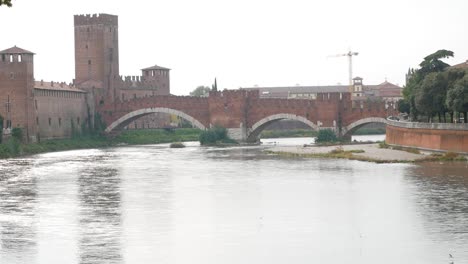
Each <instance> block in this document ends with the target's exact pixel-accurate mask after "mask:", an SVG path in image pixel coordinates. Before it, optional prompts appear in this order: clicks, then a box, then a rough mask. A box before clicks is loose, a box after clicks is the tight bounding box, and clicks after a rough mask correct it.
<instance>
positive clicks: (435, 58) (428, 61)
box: [403, 50, 453, 120]
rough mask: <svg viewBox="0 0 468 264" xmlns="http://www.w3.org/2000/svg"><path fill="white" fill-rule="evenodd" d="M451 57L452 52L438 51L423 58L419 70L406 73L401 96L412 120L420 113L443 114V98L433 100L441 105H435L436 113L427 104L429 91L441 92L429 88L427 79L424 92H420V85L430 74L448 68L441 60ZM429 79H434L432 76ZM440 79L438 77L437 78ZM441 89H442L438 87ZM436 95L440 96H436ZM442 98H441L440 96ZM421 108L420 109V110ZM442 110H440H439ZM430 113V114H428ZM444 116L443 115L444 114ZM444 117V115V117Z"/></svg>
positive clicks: (429, 99)
mask: <svg viewBox="0 0 468 264" xmlns="http://www.w3.org/2000/svg"><path fill="white" fill-rule="evenodd" d="M449 57H453V52H452V51H450V50H438V51H436V52H434V53H432V54H430V55H428V56H426V57H425V58H424V60H423V61H422V62H421V63H420V64H419V66H420V67H421V68H419V69H410V70H409V72H408V81H407V84H406V86H405V87H404V89H403V96H404V98H405V100H406V101H407V102H409V105H410V114H411V117H412V118H413V119H414V120H417V117H418V115H419V114H420V112H422V113H425V114H428V115H430V114H432V115H433V114H434V113H444V112H445V111H444V108H445V107H444V106H445V98H440V97H438V98H434V99H435V101H437V102H438V103H441V102H442V103H441V105H435V107H436V108H438V110H437V111H435V112H434V111H431V110H430V109H429V108H430V106H429V107H428V105H427V103H428V102H429V101H431V98H430V96H431V95H430V94H428V93H427V92H428V91H429V90H434V91H438V92H441V91H440V90H438V89H436V87H435V86H434V87H430V84H429V79H428V81H426V83H425V85H426V86H425V90H426V91H421V89H422V85H423V83H424V82H425V79H426V77H427V76H428V75H430V74H431V73H439V72H443V71H444V70H445V69H446V68H447V67H448V66H450V65H448V64H447V63H445V62H443V61H441V59H444V58H449ZM430 78H435V77H434V76H432V77H430ZM439 78H440V76H439ZM439 88H441V89H442V87H439ZM446 90H447V84H445V91H446ZM438 95H441V93H440V94H438ZM442 97H443V96H442ZM421 107H422V108H421ZM440 108H442V109H440ZM429 112H431V113H429ZM444 114H445V113H444ZM444 116H445V115H444Z"/></svg>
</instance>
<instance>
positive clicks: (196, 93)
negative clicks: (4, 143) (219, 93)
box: [190, 85, 211, 97]
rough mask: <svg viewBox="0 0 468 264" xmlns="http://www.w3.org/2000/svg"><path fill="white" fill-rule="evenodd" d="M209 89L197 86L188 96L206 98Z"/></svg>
mask: <svg viewBox="0 0 468 264" xmlns="http://www.w3.org/2000/svg"><path fill="white" fill-rule="evenodd" d="M210 90H211V89H210V87H208V86H202V85H201V86H198V87H197V88H195V90H193V91H191V92H190V96H198V97H207V96H208V94H209V93H210Z"/></svg>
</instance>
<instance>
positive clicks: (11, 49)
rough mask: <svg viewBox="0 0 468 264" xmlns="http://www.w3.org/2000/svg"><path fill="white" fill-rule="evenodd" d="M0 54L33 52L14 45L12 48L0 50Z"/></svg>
mask: <svg viewBox="0 0 468 264" xmlns="http://www.w3.org/2000/svg"><path fill="white" fill-rule="evenodd" d="M0 54H34V53H32V52H30V51H28V50H25V49H22V48H19V47H16V46H14V47H12V48H9V49H6V50H2V51H0Z"/></svg>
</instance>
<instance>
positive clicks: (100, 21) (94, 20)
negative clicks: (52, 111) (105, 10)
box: [75, 14, 118, 26]
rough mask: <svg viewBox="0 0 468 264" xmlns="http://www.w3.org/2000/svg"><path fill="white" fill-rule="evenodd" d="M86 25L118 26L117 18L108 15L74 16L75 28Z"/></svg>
mask: <svg viewBox="0 0 468 264" xmlns="http://www.w3.org/2000/svg"><path fill="white" fill-rule="evenodd" d="M88 25H108V26H118V17H117V16H115V15H109V14H92V15H90V14H87V15H75V26H88Z"/></svg>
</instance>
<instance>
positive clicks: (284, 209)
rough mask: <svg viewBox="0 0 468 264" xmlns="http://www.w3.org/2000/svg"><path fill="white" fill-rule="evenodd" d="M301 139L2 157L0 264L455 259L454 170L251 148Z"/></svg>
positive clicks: (458, 166) (462, 218)
mask: <svg viewBox="0 0 468 264" xmlns="http://www.w3.org/2000/svg"><path fill="white" fill-rule="evenodd" d="M358 139H364V140H365V139H366V137H361V138H358ZM310 140H311V139H270V140H264V144H263V145H262V146H256V147H233V148H217V147H200V146H199V145H198V144H197V143H195V142H192V143H187V147H186V148H183V149H170V148H169V147H168V145H167V144H161V145H146V146H126V147H119V148H109V149H92V150H76V151H66V152H56V153H47V154H41V155H35V156H31V157H26V158H20V159H10V160H1V161H0V263H2V264H3V263H7V264H10V263H12V264H20V263H40V264H51V263H203V264H218V263H269V264H280V263H337V264H338V263H340V264H342V263H359V264H361V263H389V264H390V263H391V264H394V263H412V264H414V263H421V264H428V263H434V264H435V263H437V264H440V263H449V262H450V261H451V260H454V262H455V263H457V264H458V263H468V165H467V163H446V164H443V163H427V164H422V165H413V164H374V163H367V162H360V161H349V160H334V159H302V158H280V157H277V156H274V155H269V154H265V153H263V152H262V149H264V148H265V147H268V146H269V145H274V144H286V145H288V144H303V143H309V142H310ZM449 254H451V255H452V256H453V259H449Z"/></svg>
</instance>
